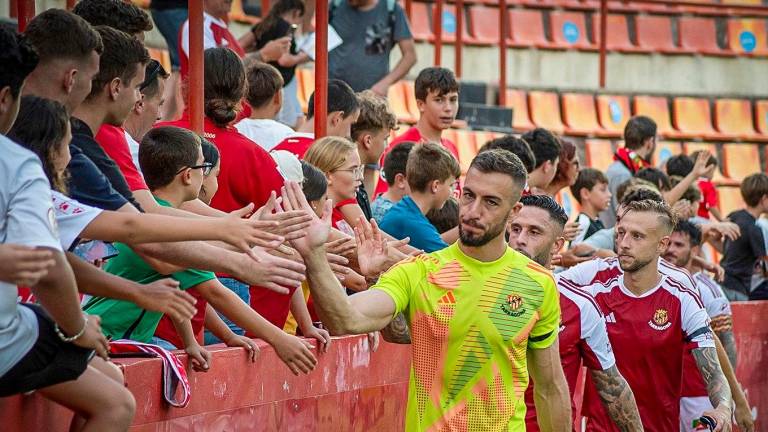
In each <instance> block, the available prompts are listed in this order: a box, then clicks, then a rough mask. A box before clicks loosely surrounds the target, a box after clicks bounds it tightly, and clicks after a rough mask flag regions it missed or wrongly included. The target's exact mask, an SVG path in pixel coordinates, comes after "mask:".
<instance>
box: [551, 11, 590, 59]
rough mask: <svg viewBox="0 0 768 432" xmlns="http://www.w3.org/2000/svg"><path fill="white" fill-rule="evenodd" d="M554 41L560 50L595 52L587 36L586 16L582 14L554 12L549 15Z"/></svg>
mask: <svg viewBox="0 0 768 432" xmlns="http://www.w3.org/2000/svg"><path fill="white" fill-rule="evenodd" d="M549 21H550V25H551V28H550V30H551V32H550V34H551V35H552V41H553V42H554V43H555V46H556V47H558V48H565V49H579V50H594V49H597V45H595V44H594V43H592V42H590V39H589V35H588V34H587V24H586V19H585V14H584V13H582V12H564V11H552V12H551V13H550V14H549Z"/></svg>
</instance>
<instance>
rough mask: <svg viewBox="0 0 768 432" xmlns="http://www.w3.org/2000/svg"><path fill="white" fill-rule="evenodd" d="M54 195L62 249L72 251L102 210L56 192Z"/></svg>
mask: <svg viewBox="0 0 768 432" xmlns="http://www.w3.org/2000/svg"><path fill="white" fill-rule="evenodd" d="M52 193H53V209H54V211H55V212H56V223H57V224H58V226H59V238H60V239H61V247H62V248H63V249H64V250H72V248H73V247H74V246H76V245H77V242H78V240H79V238H80V234H81V233H82V232H83V230H85V228H86V227H87V226H88V225H89V224H90V223H91V222H93V220H94V219H96V218H97V217H98V216H99V215H100V214H101V212H102V210H101V209H100V208H96V207H91V206H87V205H85V204H81V203H79V202H77V201H76V200H74V199H72V198H70V197H68V196H66V195H64V194H62V193H59V192H56V191H52Z"/></svg>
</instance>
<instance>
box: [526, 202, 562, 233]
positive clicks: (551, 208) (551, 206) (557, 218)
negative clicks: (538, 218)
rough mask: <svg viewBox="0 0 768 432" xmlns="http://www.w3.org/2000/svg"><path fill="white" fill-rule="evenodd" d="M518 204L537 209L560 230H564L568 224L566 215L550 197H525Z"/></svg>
mask: <svg viewBox="0 0 768 432" xmlns="http://www.w3.org/2000/svg"><path fill="white" fill-rule="evenodd" d="M520 202H521V203H522V204H523V206H525V207H538V208H540V209H542V210H544V211H546V212H547V213H549V218H550V219H552V221H554V222H555V223H556V224H557V226H559V227H560V229H564V228H565V224H566V223H568V213H566V212H565V210H564V209H563V208H562V207H561V206H560V204H558V203H557V201H555V200H554V199H552V197H549V196H547V195H526V196H524V197H522V198H520Z"/></svg>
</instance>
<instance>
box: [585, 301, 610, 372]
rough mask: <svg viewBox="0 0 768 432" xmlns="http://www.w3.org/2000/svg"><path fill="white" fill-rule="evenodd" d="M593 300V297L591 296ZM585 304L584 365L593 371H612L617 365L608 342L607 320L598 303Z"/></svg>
mask: <svg viewBox="0 0 768 432" xmlns="http://www.w3.org/2000/svg"><path fill="white" fill-rule="evenodd" d="M587 295H589V294H587ZM589 296H590V298H592V296H591V295H589ZM592 302H593V303H588V302H585V305H584V307H582V308H580V309H581V310H580V312H581V339H582V342H583V343H582V344H581V351H582V352H581V356H582V358H583V359H584V364H585V366H587V367H588V368H590V369H593V370H606V369H610V368H611V367H613V366H614V365H615V364H616V358H615V357H614V356H613V349H612V348H611V341H610V340H608V330H607V329H606V326H605V318H604V317H603V314H602V312H600V310H599V309H598V307H599V306H598V305H597V302H596V301H595V300H594V298H592Z"/></svg>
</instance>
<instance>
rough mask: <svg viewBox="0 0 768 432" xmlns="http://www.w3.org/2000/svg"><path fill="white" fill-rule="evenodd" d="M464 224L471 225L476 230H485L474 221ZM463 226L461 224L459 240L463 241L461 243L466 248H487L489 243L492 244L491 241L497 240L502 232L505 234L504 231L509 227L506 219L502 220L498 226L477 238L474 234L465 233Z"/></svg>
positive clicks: (492, 227)
mask: <svg viewBox="0 0 768 432" xmlns="http://www.w3.org/2000/svg"><path fill="white" fill-rule="evenodd" d="M464 223H466V224H467V225H470V226H472V227H474V228H480V229H482V228H483V227H482V225H480V224H478V223H477V222H474V221H470V222H464ZM461 225H462V223H461V222H459V239H460V240H461V243H462V244H464V246H469V247H480V246H485V245H486V244H488V242H490V241H491V240H493V239H495V238H496V237H498V236H499V235H500V234H501V233H502V232H504V230H505V229H506V227H507V221H506V219H504V220H502V221H501V222H499V223H498V224H496V225H493V226H491V227H490V228H488V229H487V230H486V231H485V234H482V235H479V236H475V235H472V234H470V233H468V232H466V231H464V230H463V229H462V228H461Z"/></svg>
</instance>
